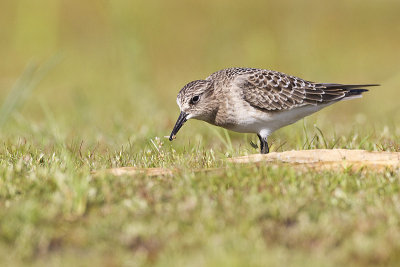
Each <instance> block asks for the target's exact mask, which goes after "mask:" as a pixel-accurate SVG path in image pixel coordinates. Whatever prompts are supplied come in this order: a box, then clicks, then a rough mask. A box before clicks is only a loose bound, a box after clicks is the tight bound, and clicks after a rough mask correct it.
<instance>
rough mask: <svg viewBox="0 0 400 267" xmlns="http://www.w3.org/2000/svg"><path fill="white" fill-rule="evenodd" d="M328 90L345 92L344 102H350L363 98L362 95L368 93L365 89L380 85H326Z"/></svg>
mask: <svg viewBox="0 0 400 267" xmlns="http://www.w3.org/2000/svg"><path fill="white" fill-rule="evenodd" d="M323 85H324V86H325V87H326V89H333V90H334V89H339V90H343V91H345V92H346V93H345V96H344V97H343V100H350V99H354V98H360V97H362V93H364V92H368V90H367V89H364V87H371V86H379V84H338V83H324V84H323Z"/></svg>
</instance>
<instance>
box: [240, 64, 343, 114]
mask: <svg viewBox="0 0 400 267" xmlns="http://www.w3.org/2000/svg"><path fill="white" fill-rule="evenodd" d="M235 82H236V83H237V86H238V87H240V88H241V89H242V91H241V92H242V97H243V99H244V100H246V101H247V102H248V103H249V104H250V105H251V106H253V107H255V108H259V109H264V110H271V111H272V110H288V109H292V108H296V107H300V106H304V105H318V104H324V103H328V102H331V101H336V100H340V99H342V98H344V97H345V96H346V93H347V92H349V91H348V90H346V89H344V88H338V87H337V86H334V87H332V88H329V86H326V85H324V84H322V83H313V82H309V81H305V80H303V79H300V78H297V77H294V76H288V75H286V74H284V73H280V72H275V71H269V70H259V71H256V72H253V73H250V74H245V75H242V76H241V77H238V79H236V81H235Z"/></svg>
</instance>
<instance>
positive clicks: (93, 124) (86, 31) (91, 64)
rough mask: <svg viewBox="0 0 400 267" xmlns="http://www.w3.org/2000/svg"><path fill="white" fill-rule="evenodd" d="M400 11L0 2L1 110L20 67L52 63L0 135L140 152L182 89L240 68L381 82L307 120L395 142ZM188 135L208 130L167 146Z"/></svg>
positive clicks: (329, 4) (171, 117)
mask: <svg viewBox="0 0 400 267" xmlns="http://www.w3.org/2000/svg"><path fill="white" fill-rule="evenodd" d="M399 11H400V2H399V1H394V0H383V1H378V0H369V1H365V0H364V1H361V0H360V1H358V0H352V1H348V0H339V1H319V0H313V1H294V0H293V1H287V0H286V1H256V0H250V1H245V2H244V1H228V0H221V1H211V0H206V1H176V0H170V1H127V0H126V1H122V0H115V1H105V0H97V1H94V0H92V1H90V0H89V1H78V0H40V1H31V0H13V1H1V2H0V36H1V38H0V57H1V60H0V101H1V103H3V102H4V101H5V99H6V96H7V95H8V94H9V92H10V90H11V88H12V86H13V85H14V83H15V82H16V80H17V79H18V78H19V77H20V76H21V75H22V74H21V73H23V71H24V69H25V68H26V66H27V65H28V64H33V66H35V64H36V65H37V66H39V67H40V66H43V65H46V64H49V62H50V64H52V66H51V67H50V70H49V71H48V72H45V73H44V74H43V73H42V74H43V75H44V79H43V81H41V82H40V83H39V84H38V85H37V86H35V88H34V89H33V90H32V92H30V93H29V92H26V93H25V94H26V96H25V98H24V99H25V104H24V105H23V106H21V105H20V108H19V109H17V108H16V109H14V110H13V112H12V115H11V116H9V118H8V119H7V122H6V124H5V125H4V126H3V127H2V130H1V134H2V135H3V136H7V135H15V134H17V135H22V136H25V135H27V134H28V133H30V132H39V133H40V131H44V132H42V133H41V134H43V135H53V136H56V137H59V138H61V139H65V138H67V139H68V138H77V139H82V140H85V141H86V142H87V143H90V142H93V143H95V142H101V141H102V140H103V141H105V142H106V143H113V144H121V142H126V141H127V140H128V139H129V140H131V141H133V142H136V143H137V144H139V146H140V144H141V143H143V141H146V140H147V138H153V137H154V136H159V137H162V136H166V135H168V134H169V133H170V130H171V129H172V126H173V124H174V122H175V120H176V117H177V115H178V112H179V111H178V107H177V105H176V102H175V99H176V94H177V92H178V91H179V90H180V88H182V87H183V86H184V85H185V84H186V83H187V82H189V81H192V80H195V79H201V78H205V77H207V76H208V75H209V74H210V73H212V72H214V71H217V70H219V69H223V68H227V67H234V66H238V67H257V68H266V69H273V70H278V71H282V72H285V73H288V74H291V75H296V76H300V77H302V78H305V79H308V80H313V81H321V82H339V83H380V84H382V86H381V87H378V88H373V89H372V90H371V92H369V93H368V94H366V95H365V97H364V98H363V99H362V100H355V101H352V102H344V103H340V104H337V105H334V106H331V107H329V108H328V109H326V110H324V111H322V112H320V113H319V114H318V115H314V117H312V118H311V119H310V120H311V121H312V122H313V123H314V122H317V123H318V125H320V127H322V128H323V129H324V130H325V129H328V131H331V132H332V131H335V132H337V133H339V134H341V133H344V134H346V133H348V132H349V131H350V130H349V129H351V128H352V127H353V126H354V125H355V124H357V125H359V126H360V127H361V128H363V129H370V130H371V131H373V132H375V131H378V132H380V131H383V129H384V128H385V126H386V128H385V129H386V131H390V132H391V134H392V135H396V136H398V135H400V124H399V122H400V119H399V115H400V111H399V108H398V107H399V105H398V102H399V101H398V98H399V97H400V92H399V87H400V63H399V62H400V53H399V47H400V16H399ZM35 75H36V76H40V75H41V74H40V71H39V74H33V77H35ZM28 91H29V90H28ZM327 127H328V128H327ZM44 129H45V130H44ZM48 129H52V132H51V133H49V131H48ZM284 131H285V130H283V132H284ZM194 132H196V133H197V135H193V133H194ZM193 136H197V139H201V140H208V139H204V138H207V137H215V133H213V132H210V127H207V126H205V124H204V123H199V122H190V123H188V124H187V125H186V126H185V127H184V128H183V131H181V132H180V134H179V136H178V137H179V138H178V141H177V142H176V143H177V144H175V145H176V146H180V144H182V143H187V142H188V140H189V137H193ZM236 136H237V135H234V139H235V138H236ZM197 139H196V140H197ZM211 139H213V138H211ZM179 140H181V141H179ZM254 140H256V139H254ZM206 146H207V143H206ZM210 146H211V145H210ZM286 148H293V147H290V146H289V147H286Z"/></svg>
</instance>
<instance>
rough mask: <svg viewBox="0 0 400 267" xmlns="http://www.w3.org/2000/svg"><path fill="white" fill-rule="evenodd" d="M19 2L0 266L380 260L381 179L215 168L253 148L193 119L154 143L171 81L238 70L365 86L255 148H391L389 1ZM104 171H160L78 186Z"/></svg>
mask: <svg viewBox="0 0 400 267" xmlns="http://www.w3.org/2000/svg"><path fill="white" fill-rule="evenodd" d="M34 2H35V1H28V0H18V1H3V2H0V33H1V35H2V36H3V38H0V39H1V40H0V56H1V58H2V61H1V62H0V88H1V90H0V101H1V102H0V103H1V104H0V105H1V109H0V138H1V145H0V264H1V265H2V266H19V265H34V266H35V265H37V266H39V265H40V266H42V265H47V266H69V265H78V266H88V265H90V266H92V265H99V266H121V265H127V266H135V265H162V266H187V265H191V266H192V265H193V266H220V265H225V266H232V265H233V266H235V265H236V266H247V265H252V266H265V265H266V264H270V265H277V266H282V265H292V266H330V265H332V266H337V265H351V266H354V265H358V266H365V265H374V266H375V265H397V264H398V262H399V261H400V258H399V255H400V198H399V196H400V194H399V193H400V192H399V191H400V183H399V182H400V180H399V178H400V175H399V172H398V171H389V170H388V171H387V172H384V173H373V172H369V173H353V172H351V171H337V172H322V173H315V172H306V173H304V172H299V171H297V170H295V169H293V168H291V167H290V166H286V165H285V166H284V165H278V166H277V165H274V166H272V165H262V166H254V165H243V166H238V165H231V164H228V163H226V161H225V159H226V158H228V157H231V156H237V155H246V154H252V153H256V152H257V150H256V149H254V148H252V147H251V145H250V144H249V143H250V141H253V142H256V141H257V137H256V136H253V135H239V134H235V133H231V132H226V131H223V130H220V129H216V128H214V127H212V126H209V125H206V124H205V123H202V122H196V121H193V122H192V121H189V122H188V123H187V124H186V125H185V126H184V127H183V128H182V130H181V131H180V132H179V134H178V136H177V139H176V140H175V141H174V142H172V143H171V142H169V141H168V140H167V139H166V138H164V136H167V135H169V133H170V131H171V129H172V127H173V124H174V122H175V120H176V118H177V116H178V113H179V111H178V108H177V106H176V104H175V97H176V94H177V92H178V90H179V89H180V88H181V87H182V86H183V85H184V84H185V83H186V82H188V81H190V80H194V79H199V78H202V77H206V76H207V75H208V74H210V73H211V72H213V71H216V70H218V69H220V68H224V67H230V66H251V67H261V68H271V69H276V70H280V71H284V72H287V73H291V74H294V75H299V76H302V77H304V78H306V79H310V80H317V81H326V82H343V83H381V84H382V86H381V87H379V88H374V89H371V92H369V93H367V94H365V97H364V98H363V99H361V100H354V101H351V102H350V101H345V102H344V103H339V104H336V105H334V106H331V107H329V108H327V109H326V110H324V111H322V112H320V113H318V114H316V115H313V116H311V117H308V118H306V119H305V120H302V121H299V122H298V123H296V124H295V125H292V126H289V127H286V128H284V129H282V130H280V131H278V132H276V133H275V134H274V135H273V136H272V137H271V142H270V144H272V147H271V149H272V151H283V150H290V149H313V148H349V149H367V150H374V151H400V119H399V118H400V110H399V108H398V98H399V92H398V88H399V85H400V72H399V63H398V62H400V54H399V53H397V50H398V43H399V41H400V39H399V36H400V27H399V25H400V17H399V16H398V12H397V11H398V9H399V8H400V6H399V4H398V3H397V2H395V1H372V0H371V1H344V0H343V1H335V2H332V3H329V4H322V3H320V1H316V0H315V1H310V2H308V3H300V2H299V1H280V2H279V3H278V2H276V3H275V2H274V3H272V2H271V3H268V1H255V0H252V1H250V2H248V3H246V4H243V3H242V4H239V3H234V4H232V3H231V1H220V2H218V3H215V1H211V0H210V1H201V2H199V1H189V2H188V4H186V5H183V4H182V3H181V2H180V1H175V0H173V1H168V2H161V1H160V2H157V3H156V2H140V1H109V2H106V1H92V2H91V1H87V2H85V3H81V1H78V0H70V1H61V0H60V1H54V0H41V1H36V2H35V4H33V3H34ZM304 14H306V15H304ZM122 166H136V167H168V168H176V169H177V170H178V173H177V175H174V176H172V177H169V176H167V177H146V176H143V175H138V176H135V177H128V176H125V177H124V176H123V177H113V176H110V175H104V176H99V177H97V176H96V177H95V176H93V175H92V174H91V172H92V171H93V170H101V169H106V168H112V167H122ZM214 167H219V168H221V169H222V170H221V171H219V172H195V171H194V170H198V169H207V168H214Z"/></svg>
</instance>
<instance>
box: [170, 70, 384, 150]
mask: <svg viewBox="0 0 400 267" xmlns="http://www.w3.org/2000/svg"><path fill="white" fill-rule="evenodd" d="M369 86H378V84H338V83H317V82H311V81H306V80H303V79H301V78H298V77H295V76H290V75H287V74H284V73H282V72H277V71H272V70H266V69H256V68H229V69H224V70H220V71H217V72H215V73H213V74H211V75H210V76H208V77H207V78H206V79H205V80H196V81H192V82H190V83H188V84H186V85H185V86H184V87H183V88H182V89H181V90H180V91H179V93H178V97H177V104H178V106H179V108H180V111H181V113H180V115H179V117H178V120H177V122H176V124H175V127H174V128H173V130H172V132H171V135H170V137H169V140H170V141H172V140H173V139H175V136H176V134H177V133H178V131H179V129H180V128H181V127H182V126H183V124H184V123H185V122H186V121H187V120H189V119H197V120H202V121H206V122H208V123H210V124H213V125H216V126H220V127H223V128H226V129H228V130H232V131H235V132H240V133H255V134H257V136H258V138H259V139H260V148H261V151H260V153H261V154H267V153H269V147H268V143H267V138H268V136H269V135H270V134H271V133H273V132H274V131H276V130H278V129H279V128H282V127H284V126H287V125H289V124H292V123H294V122H296V121H298V120H299V119H302V118H304V117H306V116H308V115H310V114H313V113H314V112H317V111H319V110H321V109H322V108H324V107H327V106H329V105H331V104H333V103H336V102H339V101H341V100H346V99H353V98H359V97H361V94H362V93H364V92H367V91H368V90H366V89H364V87H369Z"/></svg>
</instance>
